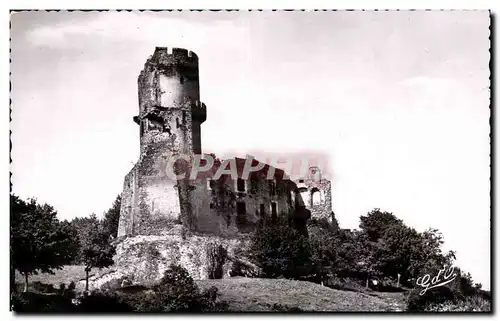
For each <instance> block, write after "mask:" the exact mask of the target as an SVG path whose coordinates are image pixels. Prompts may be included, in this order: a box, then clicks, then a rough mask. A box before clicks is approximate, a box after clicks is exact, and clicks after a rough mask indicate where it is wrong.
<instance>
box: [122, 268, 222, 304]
mask: <svg viewBox="0 0 500 321" xmlns="http://www.w3.org/2000/svg"><path fill="white" fill-rule="evenodd" d="M217 296H218V289H217V288H216V287H212V288H210V289H207V290H205V291H203V292H201V291H200V290H199V288H198V286H197V285H196V284H195V283H194V281H193V279H192V278H191V277H190V276H189V274H188V272H187V271H186V270H185V269H184V268H182V267H180V266H177V265H171V266H170V268H169V269H167V270H166V271H165V274H164V276H163V278H162V279H161V280H160V282H159V283H158V284H156V285H155V286H153V287H152V289H151V290H147V291H143V292H139V293H128V294H123V295H122V299H123V300H124V301H125V302H127V304H128V305H130V306H132V307H133V309H134V310H135V311H140V312H203V311H222V310H224V309H225V303H223V302H219V301H218V300H217Z"/></svg>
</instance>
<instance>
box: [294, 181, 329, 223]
mask: <svg viewBox="0 0 500 321" xmlns="http://www.w3.org/2000/svg"><path fill="white" fill-rule="evenodd" d="M297 187H298V192H299V194H300V196H301V200H300V202H301V203H302V204H303V205H304V206H305V207H306V208H307V209H308V210H310V211H311V218H316V219H321V218H326V219H328V220H331V215H332V192H331V182H330V181H329V180H326V179H321V180H319V181H317V180H314V179H310V178H309V179H300V180H297Z"/></svg>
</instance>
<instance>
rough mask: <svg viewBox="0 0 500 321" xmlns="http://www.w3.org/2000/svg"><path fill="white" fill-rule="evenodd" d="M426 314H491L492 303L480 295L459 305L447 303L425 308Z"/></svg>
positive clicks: (466, 299)
mask: <svg viewBox="0 0 500 321" xmlns="http://www.w3.org/2000/svg"><path fill="white" fill-rule="evenodd" d="M425 311H426V312H491V301H490V300H487V299H485V298H483V297H482V296H480V295H474V296H470V297H467V298H465V299H464V300H460V301H458V302H457V303H454V302H452V301H446V302H444V303H441V304H436V303H432V304H429V305H427V306H426V307H425Z"/></svg>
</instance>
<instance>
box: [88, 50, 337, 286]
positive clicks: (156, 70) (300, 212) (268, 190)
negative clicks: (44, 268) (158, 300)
mask: <svg viewBox="0 0 500 321" xmlns="http://www.w3.org/2000/svg"><path fill="white" fill-rule="evenodd" d="M198 78H199V73H198V57H197V56H196V54H195V53H193V52H191V51H187V50H185V49H178V48H173V49H171V50H169V49H167V48H161V47H157V48H156V49H155V51H154V54H153V55H152V56H150V57H149V58H148V59H147V61H146V63H145V65H144V69H143V70H142V71H141V72H140V75H139V78H138V89H139V91H138V94H139V115H137V116H135V117H134V121H135V122H136V123H137V124H138V125H139V133H140V156H139V159H138V161H137V163H136V164H135V165H134V167H133V168H132V170H131V171H130V172H129V173H128V174H127V175H126V176H125V180H124V185H123V192H122V203H121V208H120V220H119V225H118V238H117V240H116V243H117V247H116V255H115V257H114V261H115V267H116V270H115V271H114V272H111V273H110V274H109V275H106V276H105V277H103V278H101V279H97V280H95V281H93V284H94V285H93V286H99V284H103V282H108V281H109V280H112V279H121V278H124V277H126V278H127V279H129V281H133V282H134V283H139V284H142V283H144V282H146V283H147V282H156V281H157V280H159V279H161V277H162V276H163V272H164V271H165V269H166V268H167V267H168V266H169V265H170V264H180V265H182V266H183V267H185V268H186V269H187V270H188V272H189V274H190V275H191V276H192V277H193V278H194V279H205V278H222V277H228V276H230V275H231V273H232V272H231V269H232V268H233V267H234V266H238V265H234V264H233V263H235V262H240V261H238V260H239V259H238V255H240V254H239V253H240V252H241V251H240V249H242V248H245V246H247V245H248V241H249V238H248V236H249V235H250V233H251V232H252V231H254V230H255V229H256V228H257V227H258V226H263V225H265V224H269V223H272V222H273V221H274V222H275V221H276V220H277V219H278V218H288V219H289V222H290V223H291V224H293V225H294V226H295V227H296V228H297V229H298V230H300V231H302V232H303V233H307V227H306V223H307V221H308V220H309V219H310V218H311V213H312V214H313V215H312V217H313V218H322V217H328V216H329V215H330V213H331V197H330V182H329V181H328V180H325V179H323V178H321V174H320V173H319V171H318V170H316V169H312V170H311V173H310V174H311V175H308V177H305V178H304V179H301V180H299V181H297V182H295V181H292V180H290V179H288V178H286V175H285V172H284V171H283V170H281V169H277V168H274V167H273V166H271V165H268V164H264V163H261V162H259V161H257V160H255V159H251V164H252V167H258V168H260V170H256V171H254V172H252V173H251V175H250V176H248V177H245V176H243V175H242V172H243V169H244V167H245V164H246V163H247V161H248V159H242V158H237V157H235V158H230V159H225V160H221V161H220V163H221V165H218V166H220V168H222V169H224V168H225V165H224V164H226V163H227V164H229V165H230V167H232V166H235V167H236V169H237V171H236V172H237V175H236V177H234V175H229V174H224V175H222V176H220V177H217V175H213V176H211V175H208V176H206V177H200V178H196V179H192V180H190V179H189V177H188V179H177V180H175V179H172V177H171V175H169V174H168V173H167V170H168V168H169V167H170V166H171V164H170V165H169V163H171V162H172V160H173V159H174V158H172V154H175V153H178V154H183V155H186V154H187V155H191V154H202V148H201V124H202V123H203V122H204V121H205V120H206V107H205V105H204V104H203V103H201V102H200V91H199V88H200V84H199V80H198ZM167 165H168V166H167ZM258 165H263V166H260V167H259V166H258ZM216 168H217V166H215V165H214V168H213V171H215V170H216ZM240 263H241V262H240ZM214 271H217V273H215V272H214ZM233 272H234V271H233ZM106 280H108V281H106Z"/></svg>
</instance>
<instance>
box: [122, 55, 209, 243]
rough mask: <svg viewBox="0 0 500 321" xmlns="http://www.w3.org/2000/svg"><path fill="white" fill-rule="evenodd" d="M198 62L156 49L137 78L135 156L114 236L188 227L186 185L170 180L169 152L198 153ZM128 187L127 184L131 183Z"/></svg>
mask: <svg viewBox="0 0 500 321" xmlns="http://www.w3.org/2000/svg"><path fill="white" fill-rule="evenodd" d="M198 77H199V76H198V57H197V56H196V54H195V53H193V52H190V51H187V50H185V49H179V48H173V49H167V48H160V47H157V48H156V50H155V52H154V54H153V55H152V56H151V57H150V58H149V59H148V60H147V61H146V64H145V65H144V69H143V70H142V71H141V73H140V75H139V77H138V95H139V115H138V116H136V117H134V121H135V122H136V123H137V124H138V125H139V131H140V146H141V148H140V157H139V160H138V162H137V163H136V165H135V166H134V169H133V170H132V172H131V173H130V174H129V175H127V177H126V178H125V185H124V190H123V195H122V197H123V198H124V199H125V201H124V204H123V205H122V210H121V214H120V216H121V219H120V228H119V236H123V235H138V234H142V235H147V234H161V233H163V232H164V231H165V230H168V229H169V228H171V227H172V226H173V225H174V224H180V223H182V224H184V225H186V226H188V227H192V225H193V217H192V215H190V213H191V212H192V211H191V209H190V207H191V199H192V197H191V195H190V193H191V192H192V186H189V184H188V183H186V182H183V181H176V180H172V179H171V177H168V175H167V172H166V169H167V164H168V162H169V160H170V159H169V158H170V157H171V155H172V153H182V154H188V155H189V154H192V153H193V152H195V151H198V150H201V137H200V135H201V134H200V133H201V129H200V125H201V123H202V122H203V121H204V120H205V119H206V107H205V105H204V104H203V103H201V102H200V100H199V97H200V95H199V80H198ZM131 182H133V184H132V183H131Z"/></svg>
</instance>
